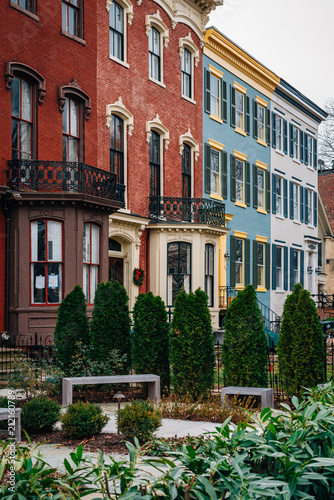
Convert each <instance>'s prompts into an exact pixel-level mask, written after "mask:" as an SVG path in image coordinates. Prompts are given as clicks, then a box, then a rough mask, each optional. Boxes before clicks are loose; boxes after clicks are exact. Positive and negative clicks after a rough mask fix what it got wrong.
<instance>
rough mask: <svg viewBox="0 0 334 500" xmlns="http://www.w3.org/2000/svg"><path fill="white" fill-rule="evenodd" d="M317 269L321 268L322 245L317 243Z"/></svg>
mask: <svg viewBox="0 0 334 500" xmlns="http://www.w3.org/2000/svg"><path fill="white" fill-rule="evenodd" d="M318 267H322V243H318Z"/></svg>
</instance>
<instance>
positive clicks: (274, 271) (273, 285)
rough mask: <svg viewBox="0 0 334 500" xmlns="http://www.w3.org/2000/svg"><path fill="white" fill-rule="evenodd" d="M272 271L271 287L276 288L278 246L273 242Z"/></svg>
mask: <svg viewBox="0 0 334 500" xmlns="http://www.w3.org/2000/svg"><path fill="white" fill-rule="evenodd" d="M271 248H272V272H271V288H272V289H273V290H276V268H277V246H276V245H274V244H272V245H271Z"/></svg>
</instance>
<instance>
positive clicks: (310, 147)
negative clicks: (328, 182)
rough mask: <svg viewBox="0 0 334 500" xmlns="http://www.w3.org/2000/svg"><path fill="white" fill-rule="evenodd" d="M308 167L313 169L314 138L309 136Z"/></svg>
mask: <svg viewBox="0 0 334 500" xmlns="http://www.w3.org/2000/svg"><path fill="white" fill-rule="evenodd" d="M307 154H308V165H309V166H310V167H313V137H311V136H310V135H308V136H307Z"/></svg>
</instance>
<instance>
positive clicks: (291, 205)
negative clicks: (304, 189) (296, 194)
mask: <svg viewBox="0 0 334 500" xmlns="http://www.w3.org/2000/svg"><path fill="white" fill-rule="evenodd" d="M289 187H290V219H293V218H294V213H293V182H292V181H289Z"/></svg>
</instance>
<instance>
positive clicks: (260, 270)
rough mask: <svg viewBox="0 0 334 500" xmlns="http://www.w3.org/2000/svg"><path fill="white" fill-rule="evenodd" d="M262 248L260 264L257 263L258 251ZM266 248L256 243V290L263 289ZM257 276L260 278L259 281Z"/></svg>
mask: <svg viewBox="0 0 334 500" xmlns="http://www.w3.org/2000/svg"><path fill="white" fill-rule="evenodd" d="M260 248H262V264H260V262H259V249H260ZM265 252H266V248H265V245H264V243H263V242H262V241H258V242H257V256H256V262H257V266H256V267H257V276H256V283H257V288H265V259H266V254H265ZM259 276H260V277H261V280H259Z"/></svg>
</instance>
